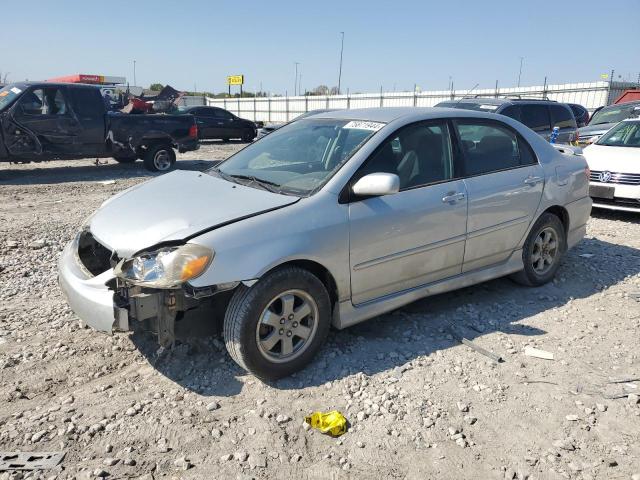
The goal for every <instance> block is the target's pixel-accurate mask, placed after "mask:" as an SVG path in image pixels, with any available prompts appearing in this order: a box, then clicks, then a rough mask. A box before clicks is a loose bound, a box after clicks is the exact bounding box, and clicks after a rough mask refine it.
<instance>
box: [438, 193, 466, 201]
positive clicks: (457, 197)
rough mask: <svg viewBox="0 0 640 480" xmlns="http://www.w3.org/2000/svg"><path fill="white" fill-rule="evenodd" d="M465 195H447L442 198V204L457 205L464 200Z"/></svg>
mask: <svg viewBox="0 0 640 480" xmlns="http://www.w3.org/2000/svg"><path fill="white" fill-rule="evenodd" d="M464 197H465V194H464V193H452V194H450V195H445V196H444V197H442V203H455V202H458V201H460V200H464Z"/></svg>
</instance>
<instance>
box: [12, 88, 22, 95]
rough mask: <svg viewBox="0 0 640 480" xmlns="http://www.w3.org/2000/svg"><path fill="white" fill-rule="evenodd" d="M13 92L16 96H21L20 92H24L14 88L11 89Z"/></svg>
mask: <svg viewBox="0 0 640 480" xmlns="http://www.w3.org/2000/svg"><path fill="white" fill-rule="evenodd" d="M11 91H12V92H13V93H15V94H16V95H17V94H19V93H20V92H22V90H20V89H19V88H18V87H13V88H12V89H11Z"/></svg>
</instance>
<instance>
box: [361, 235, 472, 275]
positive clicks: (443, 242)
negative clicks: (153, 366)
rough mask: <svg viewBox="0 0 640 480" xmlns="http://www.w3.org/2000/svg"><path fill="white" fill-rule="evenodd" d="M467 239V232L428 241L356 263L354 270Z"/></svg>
mask: <svg viewBox="0 0 640 480" xmlns="http://www.w3.org/2000/svg"><path fill="white" fill-rule="evenodd" d="M465 240H466V234H463V235H458V236H456V237H452V238H447V239H446V240H440V241H439V242H434V243H428V244H427V245H422V246H419V247H414V248H410V249H409V250H403V251H401V252H396V253H391V254H389V255H385V256H384V257H380V258H374V259H373V260H368V261H366V262H362V263H359V264H357V265H354V266H353V271H354V272H355V271H358V270H364V269H367V268H370V267H375V266H376V265H380V264H381V263H386V262H390V261H393V260H397V259H399V258H403V257H409V256H411V255H417V254H418V253H424V252H428V251H429V250H433V249H436V248H440V247H446V246H447V245H452V244H454V243H459V242H464V241H465Z"/></svg>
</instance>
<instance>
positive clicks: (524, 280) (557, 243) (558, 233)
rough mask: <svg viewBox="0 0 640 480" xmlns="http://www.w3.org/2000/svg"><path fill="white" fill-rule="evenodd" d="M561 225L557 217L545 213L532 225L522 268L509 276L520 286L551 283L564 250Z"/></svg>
mask: <svg viewBox="0 0 640 480" xmlns="http://www.w3.org/2000/svg"><path fill="white" fill-rule="evenodd" d="M566 242H567V241H566V235H565V231H564V226H563V225H562V222H561V221H560V219H559V218H558V217H556V216H555V215H553V214H552V213H545V214H543V215H542V216H540V218H539V219H538V221H537V222H536V223H535V224H534V225H533V228H532V229H531V231H530V232H529V236H528V237H527V240H526V241H525V242H524V247H523V248H522V261H523V263H524V270H521V271H520V272H518V273H515V274H514V275H512V276H511V278H512V279H513V280H514V281H516V282H517V283H520V284H522V285H526V286H529V287H537V286H540V285H544V284H545V283H548V282H550V281H551V280H552V279H553V277H554V276H555V275H556V272H557V271H558V268H559V267H560V260H561V258H562V255H563V253H564V252H565V250H566V245H567V243H566Z"/></svg>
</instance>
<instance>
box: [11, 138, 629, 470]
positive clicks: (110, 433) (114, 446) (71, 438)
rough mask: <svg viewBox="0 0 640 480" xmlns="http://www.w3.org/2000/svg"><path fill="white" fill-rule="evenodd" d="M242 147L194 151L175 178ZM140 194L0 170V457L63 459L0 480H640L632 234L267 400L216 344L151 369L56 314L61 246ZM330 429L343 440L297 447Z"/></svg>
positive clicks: (376, 324) (382, 328) (135, 341)
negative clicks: (548, 356) (535, 353)
mask: <svg viewBox="0 0 640 480" xmlns="http://www.w3.org/2000/svg"><path fill="white" fill-rule="evenodd" d="M241 146H242V145H241V144H234V143H229V144H220V143H215V142H214V143H210V144H205V145H204V146H203V147H202V148H201V149H200V150H199V151H197V152H192V153H190V154H186V155H181V156H180V158H179V161H178V167H179V168H186V169H192V170H202V169H205V168H207V167H209V166H211V165H213V164H214V162H215V160H219V159H222V158H225V157H226V156H228V155H229V154H230V153H232V152H233V151H235V150H237V149H238V148H240V147H241ZM152 176H154V175H153V174H150V173H148V172H146V171H145V170H144V169H143V167H142V165H141V164H140V162H138V163H137V164H133V165H119V164H117V163H115V162H113V161H109V162H108V164H106V165H100V166H95V165H94V164H93V161H91V160H86V161H76V162H51V163H44V164H30V165H7V164H2V165H0V285H1V286H2V288H1V289H0V298H1V300H2V301H1V303H0V451H14V450H20V451H34V452H38V451H63V452H65V453H66V456H65V458H64V461H63V462H62V464H61V466H59V467H57V468H56V469H53V470H48V471H45V472H32V473H25V476H24V477H22V476H21V475H22V474H19V473H11V474H9V473H0V479H8V478H11V479H13V478H47V479H50V478H51V479H56V478H57V479H70V478H77V479H83V478H93V477H108V478H143V479H146V480H149V479H152V478H155V479H159V478H185V479H187V478H188V479H190V478H202V479H210V478H241V479H244V478H309V479H324V478H331V479H341V478H410V479H424V478H482V479H485V478H495V479H502V478H508V479H513V478H518V479H525V478H529V479H546V478H551V479H554V478H558V479H561V478H569V479H590V478H611V479H631V478H632V479H634V480H637V479H639V478H640V403H638V396H637V394H640V387H639V385H640V382H639V381H638V380H637V379H638V377H640V368H639V367H640V362H639V358H638V351H639V345H640V303H638V302H639V301H640V298H639V296H638V295H636V294H638V293H639V292H640V275H639V273H640V222H639V220H640V216H637V215H622V214H614V213H606V212H595V213H594V216H593V217H592V219H591V221H590V223H589V228H588V235H587V238H586V239H585V240H584V241H583V242H582V243H581V244H580V245H579V246H578V247H577V248H575V249H574V250H573V251H571V252H570V253H569V254H568V255H567V256H566V257H565V259H564V262H563V265H562V267H561V269H560V271H559V274H558V277H557V279H556V281H554V282H553V283H551V284H549V285H546V286H544V287H541V288H534V289H530V288H523V287H518V286H516V285H515V284H513V283H511V282H510V281H508V280H506V279H500V280H496V281H492V282H488V283H484V284H481V285H477V286H474V287H471V288H466V289H464V290H461V291H457V292H453V293H449V294H444V295H439V296H437V297H433V298H429V299H425V300H422V301H419V302H416V303H414V304H411V305H409V306H407V307H405V308H403V309H400V310H397V311H395V312H393V313H390V314H388V315H384V316H382V317H379V318H377V319H374V320H371V321H369V322H365V323H363V324H360V325H357V326H355V327H353V328H350V329H348V330H345V331H342V332H333V333H331V335H330V336H329V340H328V343H327V344H326V346H325V347H324V349H323V350H322V351H321V354H320V355H319V356H318V357H317V358H316V359H315V361H314V362H313V363H312V364H311V366H310V367H308V368H307V369H306V370H304V371H303V372H301V373H299V374H297V375H295V376H292V377H290V378H288V379H284V380H281V381H279V382H277V383H275V384H272V385H265V384H263V383H261V382H260V381H257V380H256V379H255V378H253V377H252V376H250V375H247V374H246V373H245V372H244V371H242V370H241V369H240V368H239V367H237V366H236V365H235V364H234V363H233V362H232V361H231V359H230V358H229V356H228V355H227V354H226V352H225V350H224V346H223V344H222V342H221V340H220V339H219V338H200V339H194V340H190V341H187V342H183V343H180V344H178V345H177V346H176V347H175V348H174V349H172V350H171V351H170V352H169V353H168V354H167V355H166V356H162V357H161V358H160V359H158V358H157V357H155V351H156V348H157V347H156V344H155V341H154V339H153V338H152V337H150V336H149V335H147V334H144V333H136V334H124V333H122V334H115V335H113V336H107V335H104V334H99V333H96V332H94V331H91V330H90V329H83V328H81V326H80V325H79V322H78V319H77V317H76V316H75V315H74V314H73V313H72V312H71V311H70V310H69V308H68V307H67V305H66V303H65V301H64V299H63V296H62V293H61V291H60V289H59V288H58V286H57V282H56V259H57V257H58V255H59V254H60V252H61V251H62V248H63V246H64V245H65V244H66V243H67V242H68V241H69V240H70V239H71V238H72V236H73V235H74V233H75V232H76V231H77V229H78V227H79V225H80V224H81V223H82V221H83V219H84V218H85V217H87V216H88V215H89V214H90V213H91V212H92V211H93V210H94V209H95V208H96V207H98V206H99V205H100V203H101V202H102V201H104V200H105V199H106V198H108V197H109V196H110V195H113V194H114V193H116V192H118V191H120V190H122V189H124V188H126V187H129V186H131V185H134V184H136V183H138V182H141V181H144V180H147V179H149V177H152ZM113 181H115V182H113ZM449 322H451V323H453V324H455V325H456V329H457V332H458V333H460V334H463V335H464V336H465V337H467V338H469V339H473V340H474V341H475V342H476V343H477V344H478V345H480V346H482V347H484V348H486V349H488V350H492V351H494V352H496V353H498V354H499V355H501V356H503V358H504V359H505V362H504V363H500V364H494V363H492V362H491V361H490V360H489V359H488V358H487V357H484V356H482V355H481V354H479V353H477V352H475V351H474V350H472V349H470V348H468V347H467V346H463V345H461V344H460V343H458V341H457V340H456V336H457V334H456V333H455V332H454V334H453V335H452V332H451V330H450V327H449V326H450V323H449ZM527 346H531V347H536V348H540V349H544V350H547V351H549V352H552V353H553V354H554V357H555V358H554V360H542V359H539V358H533V357H530V356H526V355H525V354H524V349H525V347H527ZM633 378H635V379H636V380H631V379H633ZM625 379H627V380H628V381H626V382H622V383H611V382H613V381H617V380H625ZM613 397H619V398H613ZM333 409H337V410H340V411H341V412H343V413H344V414H345V416H346V417H347V418H348V420H349V423H350V429H349V431H348V433H347V434H345V435H343V436H342V437H340V438H339V439H334V438H331V437H328V436H326V435H322V434H320V433H318V432H314V431H312V430H306V429H305V428H303V417H304V416H305V415H306V414H309V413H310V412H312V411H315V410H322V411H328V410H333Z"/></svg>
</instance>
